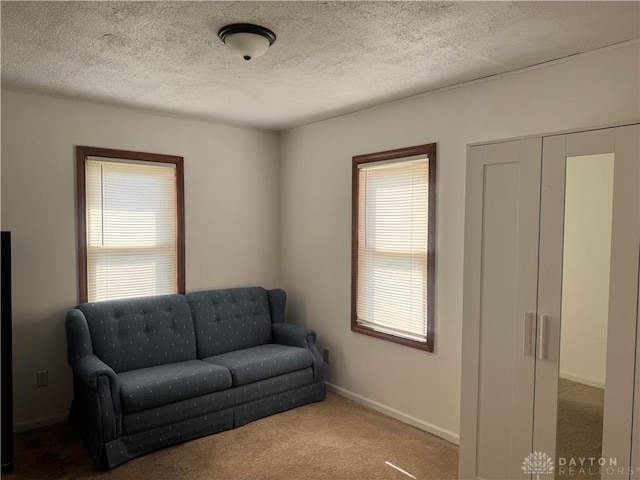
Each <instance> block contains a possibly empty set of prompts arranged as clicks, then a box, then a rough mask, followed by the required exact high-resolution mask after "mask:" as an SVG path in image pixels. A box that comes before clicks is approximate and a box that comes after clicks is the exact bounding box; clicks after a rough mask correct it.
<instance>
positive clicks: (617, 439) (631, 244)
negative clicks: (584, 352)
mask: <svg viewBox="0 0 640 480" xmlns="http://www.w3.org/2000/svg"><path fill="white" fill-rule="evenodd" d="M639 132H640V127H639V126H638V125H632V126H628V127H620V128H616V129H615V166H614V177H613V214H612V234H611V273H610V289H609V324H608V325H609V328H608V331H607V347H608V348H607V371H606V379H607V381H606V388H605V397H604V431H603V442H602V447H603V451H602V456H603V458H605V459H609V458H617V459H618V465H626V466H628V465H629V464H630V450H629V441H630V440H629V439H630V438H631V434H632V430H631V428H632V418H633V417H632V414H633V386H634V371H635V355H636V352H635V343H636V342H635V341H634V339H635V338H636V329H637V321H636V319H637V310H638V309H637V292H638V262H639V259H638V248H639V245H640V204H639V202H638V198H639V191H640V188H639V177H640V167H639V164H640V159H639V158H638V157H639V153H638V152H639V150H640V143H639V142H640V135H639ZM638 374H640V372H638ZM636 449H637V448H636ZM603 477H604V478H607V477H608V478H619V475H618V474H617V472H616V474H614V475H610V476H607V475H603Z"/></svg>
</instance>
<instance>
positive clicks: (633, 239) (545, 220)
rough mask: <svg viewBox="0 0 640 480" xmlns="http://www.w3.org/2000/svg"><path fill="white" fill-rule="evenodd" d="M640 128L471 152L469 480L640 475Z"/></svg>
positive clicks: (464, 451)
mask: <svg viewBox="0 0 640 480" xmlns="http://www.w3.org/2000/svg"><path fill="white" fill-rule="evenodd" d="M639 133H640V128H639V126H638V125H631V126H623V127H617V128H609V129H600V130H593V131H589V132H580V133H573V134H567V135H552V136H547V137H544V138H542V137H537V138H530V139H526V140H516V141H510V142H498V143H494V144H487V145H476V146H471V147H469V148H468V152H467V198H466V218H465V274H464V277H465V281H464V309H463V310H464V313H463V316H464V318H463V361H462V367H463V368H462V409H461V432H460V478H461V479H466V478H484V479H531V478H535V479H539V478H547V479H552V478H556V479H578V478H580V479H590V480H600V479H607V478H616V479H618V478H640V473H636V472H635V470H634V466H636V464H637V463H638V462H639V461H640V459H639V458H638V457H639V456H640V455H639V454H638V453H633V452H635V451H636V450H637V451H639V452H640V444H639V443H638V442H639V441H640V427H638V423H640V419H639V418H638V414H639V412H640V407H638V406H637V405H636V406H635V409H636V413H635V419H634V385H636V386H635V388H636V390H638V391H640V386H638V379H636V378H635V377H636V376H640V367H637V366H636V365H640V363H639V362H640V359H636V349H637V348H638V349H640V346H638V345H639V342H640V340H639V339H640V333H639V332H638V298H639V287H638V273H639V272H638V266H639V262H640V259H639V249H640V187H639V185H640V159H639V151H640V135H639ZM637 369H638V371H637V372H636V370H637ZM634 382H635V383H634ZM635 402H636V403H638V402H640V400H638V399H637V398H636V400H635ZM634 421H635V424H634ZM634 425H635V426H634ZM632 439H633V440H632ZM639 467H640V465H639Z"/></svg>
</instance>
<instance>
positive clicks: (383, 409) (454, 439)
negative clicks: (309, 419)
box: [325, 382, 460, 445]
mask: <svg viewBox="0 0 640 480" xmlns="http://www.w3.org/2000/svg"><path fill="white" fill-rule="evenodd" d="M325 385H326V386H327V389H328V390H330V391H332V392H334V393H337V394H338V395H340V396H342V397H346V398H348V399H349V400H353V401H354V402H356V403H359V404H361V405H364V406H365V407H369V408H371V409H372V410H375V411H377V412H380V413H384V414H385V415H388V416H390V417H393V418H395V419H396V420H400V421H401V422H403V423H407V424H409V425H412V426H414V427H417V428H419V429H420V430H424V431H425V432H428V433H431V434H433V435H435V436H436V437H440V438H443V439H445V440H447V441H448V442H451V443H454V444H456V445H459V444H460V436H459V435H458V434H457V433H454V432H451V431H449V430H446V429H444V428H441V427H438V426H436V425H433V424H431V423H429V422H425V421H423V420H420V419H419V418H415V417H412V416H411V415H407V414H406V413H403V412H401V411H399V410H396V409H395V408H391V407H388V406H386V405H383V404H381V403H378V402H376V401H374V400H371V399H369V398H366V397H363V396H362V395H358V394H357V393H353V392H351V391H349V390H346V389H344V388H342V387H338V386H337V385H334V384H332V383H329V382H325Z"/></svg>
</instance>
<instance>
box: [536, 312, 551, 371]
mask: <svg viewBox="0 0 640 480" xmlns="http://www.w3.org/2000/svg"><path fill="white" fill-rule="evenodd" d="M548 319H549V315H540V336H539V338H538V359H539V360H544V359H545V358H546V356H547V320H548Z"/></svg>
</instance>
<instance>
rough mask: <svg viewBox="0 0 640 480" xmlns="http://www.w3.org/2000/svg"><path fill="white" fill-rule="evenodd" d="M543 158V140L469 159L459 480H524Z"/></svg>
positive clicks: (490, 148) (475, 151) (488, 149)
mask: <svg viewBox="0 0 640 480" xmlns="http://www.w3.org/2000/svg"><path fill="white" fill-rule="evenodd" d="M540 157H541V140H540V139H532V140H525V141H515V142H507V143H502V144H494V145H487V146H481V147H470V148H469V150H468V164H467V198H466V208H467V209H466V228H465V232H466V233H465V235H466V236H465V285H464V289H465V295H464V322H465V324H464V330H463V332H464V333H463V365H464V366H465V368H464V369H463V382H462V385H463V387H462V388H463V390H462V397H463V407H462V418H461V439H462V442H461V445H460V478H483V479H521V478H529V475H525V474H524V472H523V471H522V468H521V467H522V459H523V458H524V456H525V455H527V454H528V453H529V452H530V451H531V436H532V423H533V418H532V413H533V375H534V364H535V361H534V357H533V336H534V335H535V332H534V331H535V307H536V283H537V274H536V271H537V249H538V245H537V239H538V212H539V208H538V202H539V195H540V191H539V188H540Z"/></svg>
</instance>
